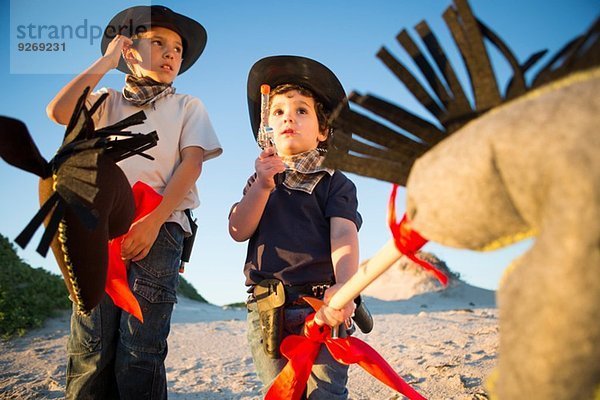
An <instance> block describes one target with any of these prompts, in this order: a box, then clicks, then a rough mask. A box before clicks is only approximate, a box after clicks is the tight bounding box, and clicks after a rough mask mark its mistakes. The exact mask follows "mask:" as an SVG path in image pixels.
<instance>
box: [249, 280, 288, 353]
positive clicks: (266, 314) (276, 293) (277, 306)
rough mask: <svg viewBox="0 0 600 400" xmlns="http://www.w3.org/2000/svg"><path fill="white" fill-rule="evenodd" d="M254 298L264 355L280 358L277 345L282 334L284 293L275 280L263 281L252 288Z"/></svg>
mask: <svg viewBox="0 0 600 400" xmlns="http://www.w3.org/2000/svg"><path fill="white" fill-rule="evenodd" d="M254 298H255V299H256V305H257V308H258V315H259V318H260V332H261V335H262V339H263V340H262V343H263V348H264V350H265V353H266V354H267V355H268V356H269V357H270V358H281V354H280V352H279V344H280V343H281V336H282V334H283V318H284V315H283V305H284V304H285V291H284V289H283V283H282V282H281V281H279V280H277V279H265V280H263V281H261V282H259V283H258V284H257V285H256V286H255V287H254Z"/></svg>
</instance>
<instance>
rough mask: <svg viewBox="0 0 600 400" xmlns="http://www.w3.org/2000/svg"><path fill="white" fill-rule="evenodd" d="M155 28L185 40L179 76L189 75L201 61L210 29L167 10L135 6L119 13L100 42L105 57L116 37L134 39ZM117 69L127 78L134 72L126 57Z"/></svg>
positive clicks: (105, 30)
mask: <svg viewBox="0 0 600 400" xmlns="http://www.w3.org/2000/svg"><path fill="white" fill-rule="evenodd" d="M153 26H154V27H158V26H160V27H163V28H167V29H170V30H172V31H174V32H176V33H177V34H178V35H179V36H180V37H181V40H182V41H183V47H184V52H183V60H182V61H181V68H180V69H179V74H178V75H181V74H182V73H184V72H185V71H187V70H188V69H189V68H190V67H191V66H192V65H193V64H194V63H195V62H196V60H198V58H199V57H200V55H201V54H202V52H203V51H204V48H205V47H206V42H207V34H206V29H204V27H203V26H202V25H201V24H200V23H199V22H197V21H195V20H193V19H191V18H189V17H186V16H185V15H182V14H178V13H176V12H174V11H172V10H170V9H168V8H167V7H163V6H135V7H130V8H127V9H125V10H123V11H121V12H119V13H118V14H117V15H115V16H114V17H113V18H112V19H111V20H110V22H109V23H108V25H107V26H106V28H105V29H104V33H103V35H102V40H101V42H100V49H101V51H102V54H104V53H105V52H106V49H107V48H108V44H109V43H110V42H111V41H112V40H113V39H114V37H115V35H117V34H121V35H124V36H127V37H131V36H133V35H134V34H136V33H140V32H143V31H145V30H148V29H149V28H151V27H153ZM117 69H118V70H119V71H121V72H124V73H126V74H128V73H130V72H131V71H130V70H129V68H128V67H127V64H126V63H125V60H123V57H121V59H120V60H119V65H118V67H117Z"/></svg>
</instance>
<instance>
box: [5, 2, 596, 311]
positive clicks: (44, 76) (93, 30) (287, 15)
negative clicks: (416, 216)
mask: <svg viewBox="0 0 600 400" xmlns="http://www.w3.org/2000/svg"><path fill="white" fill-rule="evenodd" d="M0 4H1V17H0V18H1V20H0V29H1V33H2V34H1V39H0V53H1V54H2V62H1V63H0V75H1V81H2V86H3V89H4V94H3V96H2V97H1V98H0V114H2V115H7V116H11V117H14V118H18V119H21V120H23V121H24V122H25V123H26V124H27V126H28V127H29V130H30V132H31V134H32V136H33V138H34V140H35V141H36V143H37V144H38V146H39V147H40V151H41V152H42V154H43V155H44V156H45V157H46V158H47V159H50V158H51V157H52V155H53V154H54V152H55V151H56V149H57V148H58V146H59V145H60V142H61V141H62V136H63V132H64V129H63V127H61V126H58V125H56V124H54V123H53V122H51V121H50V120H49V119H48V118H47V117H46V114H45V107H46V105H47V103H48V102H49V101H50V100H51V99H52V97H53V96H54V95H55V94H56V93H57V92H58V90H60V88H61V87H62V86H63V85H65V84H66V83H67V82H68V81H69V80H70V79H72V78H73V76H74V74H76V73H78V72H80V71H82V70H83V69H85V68H86V67H87V66H89V65H90V64H91V63H92V62H93V61H95V60H96V59H97V58H98V57H99V56H100V42H99V39H97V38H96V37H95V36H96V34H97V32H98V30H97V29H98V27H99V28H100V29H103V28H104V26H105V25H106V24H107V23H108V21H109V20H110V18H111V17H112V16H113V15H114V14H116V13H117V12H118V11H120V10H122V9H124V8H126V7H129V6H133V5H139V4H144V3H142V2H140V1H135V2H131V1H123V0H122V1H111V2H99V1H93V2H92V1H75V0H57V1H52V2H48V1H42V0H12V1H8V0H1V3H0ZM146 4H149V3H146ZM154 4H163V5H166V6H167V7H170V8H172V9H173V10H175V11H177V12H179V13H182V14H186V15H188V16H190V17H192V18H194V19H196V20H198V21H199V22H200V23H202V24H203V25H204V27H205V28H206V30H207V32H208V44H207V47H206V50H205V52H204V54H203V55H202V57H201V58H200V59H199V60H198V61H197V62H196V64H195V65H194V66H193V67H192V68H191V69H190V70H188V71H187V72H186V73H184V74H183V75H181V76H180V77H178V78H177V80H176V81H175V84H174V86H175V87H176V88H177V91H178V92H179V93H188V94H192V95H195V96H197V97H199V98H201V99H202V100H203V102H204V103H205V105H206V107H207V109H208V111H209V113H210V116H211V120H212V123H213V125H214V127H215V129H216V131H217V134H218V135H219V138H220V140H221V144H222V145H223V148H224V153H223V155H222V156H221V157H219V158H217V159H215V160H211V161H209V162H207V163H206V164H205V165H204V170H203V173H202V176H201V178H200V181H199V182H198V187H199V190H200V197H201V201H202V204H201V206H200V207H199V208H198V209H197V210H196V212H195V215H196V216H197V217H198V220H199V225H200V227H199V232H198V237H197V241H196V244H195V246H194V253H193V255H192V260H191V262H190V264H188V266H187V269H186V272H185V274H184V277H185V278H186V279H187V280H189V281H190V282H191V283H192V284H193V285H194V286H195V287H196V288H197V289H198V291H199V292H200V293H201V294H202V295H203V296H204V297H206V298H207V300H209V301H210V302H212V303H215V304H226V303H231V302H236V301H242V300H243V299H244V298H245V294H244V293H245V287H244V285H243V281H244V278H243V274H242V267H243V264H244V258H245V249H246V244H245V243H236V242H234V241H233V240H232V239H231V238H230V237H229V235H228V233H227V214H228V212H229V208H230V206H231V205H232V204H233V203H234V202H235V201H237V200H239V198H240V196H241V191H242V188H243V186H244V184H245V181H246V179H247V177H248V176H249V175H250V174H251V173H252V170H253V164H254V159H255V157H256V156H257V154H258V148H257V146H256V144H255V143H254V140H253V136H252V132H251V130H250V123H249V119H248V112H247V103H246V79H247V76H248V71H249V70H250V67H251V66H252V64H253V63H254V62H256V61H257V60H259V59H260V58H262V57H265V56H270V55H278V54H292V55H302V56H306V57H310V58H313V59H316V60H318V61H320V62H322V63H323V64H325V65H327V66H328V67H329V68H330V69H332V70H333V71H334V72H335V73H336V75H337V76H338V78H339V79H340V81H341V82H342V84H343V85H344V87H345V89H346V91H347V92H350V91H352V90H357V91H360V92H371V93H374V94H377V95H379V96H381V97H384V98H386V99H389V100H391V101H393V102H395V103H398V104H400V105H403V106H404V107H406V108H407V109H409V110H412V111H413V112H415V113H417V114H420V115H422V116H424V117H427V118H429V116H428V115H427V113H426V111H424V110H423V109H422V108H421V107H420V106H419V105H418V104H417V103H416V102H415V101H414V100H413V99H412V97H411V96H410V94H408V93H407V91H406V90H405V89H404V87H403V86H402V84H401V83H400V82H399V81H398V80H397V79H396V78H395V77H394V76H393V75H392V74H391V73H390V72H389V71H388V70H387V69H386V67H385V66H384V65H383V64H382V63H381V62H380V61H379V60H378V59H376V58H375V53H376V52H377V50H378V49H379V48H380V47H381V46H383V45H384V46H386V47H387V48H388V49H389V50H390V51H391V52H392V53H393V54H395V55H396V56H397V57H398V58H399V59H401V60H402V61H404V62H406V63H407V64H408V65H409V67H411V68H412V64H411V63H410V61H409V60H408V58H407V56H406V55H405V54H404V52H403V50H402V49H401V47H400V46H399V45H398V43H397V42H396V41H395V36H396V35H397V34H398V32H399V31H400V30H401V29H403V28H406V29H408V31H409V33H410V34H411V35H412V36H413V39H415V40H417V38H418V36H417V35H416V33H415V32H414V29H413V27H414V26H415V25H416V24H417V23H419V22H420V21H422V20H426V21H427V22H428V24H429V25H430V27H431V29H432V30H433V32H434V33H435V34H436V35H437V37H438V39H439V40H440V41H441V42H442V43H443V45H444V46H445V48H446V49H447V52H448V53H449V55H451V59H452V62H453V65H454V67H455V69H456V70H457V71H458V73H459V76H460V77H462V78H463V79H464V77H465V71H464V67H463V66H462V63H461V62H460V59H459V57H458V56H457V54H458V53H457V52H456V48H455V46H454V44H452V43H451V42H450V34H449V32H448V29H447V27H446V26H445V24H444V22H443V19H442V17H441V15H442V13H443V11H444V10H445V9H446V8H447V7H448V6H449V5H450V4H451V2H450V1H449V0H428V1H418V0H393V1H390V0H387V1H385V0H371V1H364V0H363V1H357V0H345V1H342V0H329V1H323V0H304V1H300V2H282V1H270V0H269V1H265V0H256V1H243V0H237V1H232V0H226V1H224V0H199V1H186V2H184V1H170V0H165V1H163V2H160V3H154ZM471 6H472V8H473V9H474V12H475V14H476V15H477V16H478V17H479V18H480V19H481V20H483V21H484V22H485V23H486V24H487V25H488V26H490V27H491V28H492V29H493V30H494V31H495V32H496V33H498V34H499V36H500V37H501V38H503V39H504V40H505V41H506V42H507V43H508V44H509V46H510V47H511V49H512V50H513V52H514V53H515V55H516V56H517V58H518V59H519V60H520V61H524V60H525V59H526V58H527V57H528V56H529V55H531V54H532V53H533V52H535V51H537V50H540V49H544V48H547V49H550V51H551V52H553V51H556V50H557V49H558V48H560V47H561V46H562V45H563V44H565V43H566V42H567V41H568V40H569V39H570V38H572V37H573V36H575V35H576V34H579V33H581V32H583V31H584V30H585V29H586V28H587V27H588V26H589V24H590V23H591V22H592V21H593V19H594V18H595V17H597V16H598V14H599V11H600V1H597V0H573V1H568V2H567V1H564V0H563V1H557V0H545V1H544V0H527V1H523V0H520V1H517V0H503V1H489V0H472V1H471ZM30 26H31V29H30V28H29V27H30ZM42 26H44V27H46V28H41V27H42ZM53 26H54V27H57V28H60V29H59V35H60V30H63V31H64V36H66V37H59V38H56V39H55V38H52V39H50V37H49V35H50V32H51V30H52V29H54V28H53ZM64 26H67V27H68V28H63V27H64ZM65 29H72V30H73V35H74V36H73V38H69V37H68V32H69V31H68V30H65ZM40 34H41V35H40ZM39 36H41V37H39ZM55 36H56V35H55ZM48 41H51V42H56V43H59V44H60V47H61V48H60V50H59V51H56V52H39V51H38V52H23V51H19V50H18V46H19V44H20V43H21V44H23V45H24V44H25V43H27V42H29V43H31V42H38V43H39V42H48ZM62 43H64V50H63V48H62ZM492 55H493V58H494V61H495V62H496V63H495V68H496V72H497V74H498V76H499V77H500V79H502V80H503V82H504V81H506V79H507V77H508V75H507V74H508V72H507V71H508V65H507V64H506V63H505V62H504V61H502V60H498V59H497V55H496V54H495V53H494V52H492ZM547 59H548V57H545V58H544V60H547ZM123 80H124V77H123V74H121V73H120V72H117V71H115V72H114V73H110V74H108V75H107V76H106V77H105V78H104V79H103V80H102V81H101V83H100V85H101V86H109V87H114V88H119V89H120V88H121V87H122V85H123ZM350 177H351V178H352V179H353V180H354V182H355V183H356V185H357V188H358V195H359V202H360V205H359V209H360V212H361V213H362V215H363V218H364V225H363V228H362V229H361V231H360V233H359V239H360V254H361V259H365V258H368V257H370V256H372V255H373V254H374V253H375V252H376V251H377V250H378V249H379V247H381V246H382V245H383V244H384V243H385V242H386V241H387V240H388V239H389V238H390V234H389V230H388V228H387V226H386V222H385V213H386V204H387V200H388V196H389V192H390V190H391V185H390V184H389V183H386V182H382V181H377V180H374V179H369V178H363V177H359V176H356V175H350ZM0 182H1V185H2V187H3V190H2V193H3V195H2V196H0V221H2V222H1V224H0V233H1V234H3V235H4V236H8V237H9V238H10V239H11V240H12V239H14V238H15V237H16V236H17V234H18V233H19V232H20V231H21V229H22V228H23V227H24V226H25V225H26V224H27V222H29V220H30V218H31V217H32V216H33V215H34V214H35V212H36V211H37V210H38V208H39V205H38V203H37V178H36V177H35V176H34V175H32V174H29V173H26V172H23V171H20V170H17V169H16V168H13V167H11V166H8V165H7V164H6V163H4V162H3V161H0ZM440 195H443V194H442V193H440ZM403 202H404V192H401V193H400V195H399V203H398V212H402V211H403V210H404V204H403ZM457 223H460V221H457ZM40 236H41V233H40V232H38V234H37V235H36V237H35V238H34V240H33V241H32V243H31V244H30V246H29V248H28V249H27V250H19V255H20V256H21V257H22V258H23V259H25V260H26V261H27V262H29V263H30V264H31V265H32V266H34V267H43V268H45V269H48V270H50V271H53V272H55V273H59V270H58V267H57V266H56V264H55V261H54V259H53V258H52V256H50V255H49V256H48V257H47V258H45V259H44V258H42V257H40V256H39V255H38V254H37V253H35V247H36V245H37V242H38V240H39V238H40ZM529 245H530V242H524V243H520V244H517V245H514V246H511V247H509V248H505V249H502V250H499V251H494V252H488V253H476V252H472V251H466V250H460V249H451V248H448V247H444V246H440V245H437V244H435V243H429V244H427V246H426V247H425V250H428V251H431V252H433V253H435V254H436V255H438V256H439V257H440V258H442V259H443V260H444V261H446V263H447V264H448V265H449V267H450V268H451V269H453V270H455V271H457V272H459V273H460V274H461V275H462V277H463V278H464V279H465V280H466V281H467V282H469V283H471V284H474V285H477V286H481V287H485V288H489V289H496V288H497V286H498V282H499V280H500V277H501V275H502V271H503V270H504V269H505V268H506V267H507V265H508V264H509V263H510V261H511V260H512V259H513V258H514V257H516V256H518V255H519V254H522V253H523V252H524V251H526V249H527V248H528V246H529Z"/></svg>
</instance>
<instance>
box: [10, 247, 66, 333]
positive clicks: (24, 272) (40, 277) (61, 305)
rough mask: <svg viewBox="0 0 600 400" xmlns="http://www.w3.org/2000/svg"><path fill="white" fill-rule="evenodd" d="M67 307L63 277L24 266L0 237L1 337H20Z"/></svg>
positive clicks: (12, 248)
mask: <svg viewBox="0 0 600 400" xmlns="http://www.w3.org/2000/svg"><path fill="white" fill-rule="evenodd" d="M70 307H71V302H70V301H69V298H68V293H67V288H66V287H65V284H64V281H63V279H62V277H61V276H59V275H56V274H53V273H51V272H48V271H46V270H44V269H42V268H32V267H31V266H29V265H28V264H27V263H25V262H23V260H21V259H20V258H19V257H18V256H17V253H16V251H15V248H14V246H13V245H12V243H11V242H10V241H9V240H8V239H7V238H6V237H4V236H2V235H0V337H1V338H3V339H7V338H10V337H12V336H21V335H23V334H24V333H25V332H26V331H27V330H28V329H32V328H38V327H40V326H41V325H42V323H43V322H44V320H45V319H46V318H48V317H51V316H55V315H56V312H57V311H58V310H61V309H68V308H70Z"/></svg>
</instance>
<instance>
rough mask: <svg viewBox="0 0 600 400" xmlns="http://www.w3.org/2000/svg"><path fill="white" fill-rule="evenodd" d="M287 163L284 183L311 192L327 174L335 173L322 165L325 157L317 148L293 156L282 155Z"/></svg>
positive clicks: (291, 187)
mask: <svg viewBox="0 0 600 400" xmlns="http://www.w3.org/2000/svg"><path fill="white" fill-rule="evenodd" d="M281 159H282V160H283V162H284V163H285V164H286V165H287V169H286V170H285V179H284V181H283V185H284V186H285V187H287V188H288V189H292V190H301V191H303V192H306V193H308V194H311V193H312V191H313V189H314V188H315V186H317V183H319V181H320V180H321V178H323V176H325V174H329V175H333V173H334V172H335V171H334V170H333V169H331V168H325V167H323V166H321V164H323V160H324V159H325V157H322V156H321V154H320V153H319V151H318V150H317V149H314V150H310V151H307V152H305V153H301V154H295V155H293V156H281Z"/></svg>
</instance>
